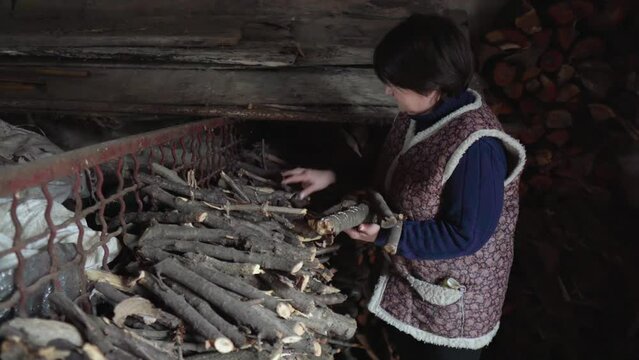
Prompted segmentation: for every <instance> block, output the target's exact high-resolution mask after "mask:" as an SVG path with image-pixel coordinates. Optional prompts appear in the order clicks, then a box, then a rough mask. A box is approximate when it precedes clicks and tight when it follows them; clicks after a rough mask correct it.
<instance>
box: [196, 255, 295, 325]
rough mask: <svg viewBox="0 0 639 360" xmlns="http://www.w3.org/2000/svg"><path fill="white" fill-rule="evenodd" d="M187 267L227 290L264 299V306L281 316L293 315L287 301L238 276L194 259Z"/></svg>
mask: <svg viewBox="0 0 639 360" xmlns="http://www.w3.org/2000/svg"><path fill="white" fill-rule="evenodd" d="M186 267H187V268H188V269H189V270H191V271H193V272H195V273H196V274H198V275H200V276H202V277H203V278H205V279H207V280H208V281H210V282H212V283H214V284H216V285H218V286H221V287H223V288H225V289H227V290H231V291H233V292H235V293H236V294H239V295H242V296H244V297H246V298H248V299H262V300H264V302H263V303H262V305H264V307H266V308H268V309H270V310H272V311H274V312H275V313H276V314H278V315H280V316H281V317H283V318H285V319H288V318H289V317H290V316H291V313H292V312H293V310H292V309H291V307H290V306H289V305H288V304H286V303H285V302H283V301H281V300H279V299H276V298H274V297H273V296H270V295H268V294H267V293H265V292H264V291H261V290H259V289H256V288H255V287H253V286H252V285H250V284H248V283H246V282H244V281H243V280H242V279H240V278H236V277H233V276H230V275H227V274H224V273H223V272H221V271H217V270H215V269H207V268H205V267H203V266H199V265H198V264H197V263H196V262H194V261H189V262H188V263H187V264H186Z"/></svg>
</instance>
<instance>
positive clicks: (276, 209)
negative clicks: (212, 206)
mask: <svg viewBox="0 0 639 360" xmlns="http://www.w3.org/2000/svg"><path fill="white" fill-rule="evenodd" d="M221 210H224V211H247V212H252V211H260V212H262V213H263V214H266V215H268V214H269V213H278V214H284V215H295V216H298V217H299V216H302V217H303V216H304V215H306V213H307V210H306V209H298V208H291V207H285V206H271V205H268V204H267V203H264V204H262V205H256V204H226V205H224V206H222V209H221Z"/></svg>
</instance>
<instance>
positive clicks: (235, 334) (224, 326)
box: [170, 282, 246, 347]
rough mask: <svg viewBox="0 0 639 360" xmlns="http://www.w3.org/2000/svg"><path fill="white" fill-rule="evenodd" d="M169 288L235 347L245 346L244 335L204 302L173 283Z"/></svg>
mask: <svg viewBox="0 0 639 360" xmlns="http://www.w3.org/2000/svg"><path fill="white" fill-rule="evenodd" d="M170 286H171V289H173V291H175V292H176V293H178V294H180V295H182V296H184V298H185V299H186V301H187V302H188V303H189V304H191V306H193V307H194V308H195V309H196V310H197V311H198V312H199V313H200V314H201V315H202V316H203V317H204V318H205V319H206V320H207V321H208V322H209V323H211V324H213V326H215V327H216V328H218V329H219V330H220V332H221V333H222V334H224V335H226V336H227V337H228V338H229V339H231V341H233V343H234V344H235V345H236V346H238V347H242V346H244V345H245V344H246V337H245V336H244V334H242V333H241V332H240V331H239V330H238V328H237V327H236V326H235V325H233V324H231V323H229V322H228V321H226V320H224V318H223V317H221V316H220V315H218V313H217V312H215V310H213V308H211V306H210V305H209V304H208V303H207V302H206V301H204V300H203V299H201V298H200V297H199V296H197V295H195V294H194V293H193V292H192V291H190V290H188V289H187V288H185V287H184V286H182V285H179V284H177V283H175V282H171V284H170Z"/></svg>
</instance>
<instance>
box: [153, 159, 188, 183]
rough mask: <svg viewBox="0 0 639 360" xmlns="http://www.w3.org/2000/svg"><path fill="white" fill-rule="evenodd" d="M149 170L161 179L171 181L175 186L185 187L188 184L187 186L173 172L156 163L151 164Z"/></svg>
mask: <svg viewBox="0 0 639 360" xmlns="http://www.w3.org/2000/svg"><path fill="white" fill-rule="evenodd" d="M151 169H152V170H153V172H154V173H155V174H157V175H160V176H161V177H163V178H165V179H167V180H169V181H172V182H174V183H176V184H180V185H185V186H188V185H189V184H187V182H186V181H184V180H183V179H182V178H181V177H180V175H178V174H177V173H176V172H175V171H173V170H171V169H169V168H166V167H164V166H162V165H160V164H158V163H152V164H151Z"/></svg>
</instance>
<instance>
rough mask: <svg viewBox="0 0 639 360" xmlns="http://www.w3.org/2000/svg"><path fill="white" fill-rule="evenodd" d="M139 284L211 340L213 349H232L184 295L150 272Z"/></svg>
mask: <svg viewBox="0 0 639 360" xmlns="http://www.w3.org/2000/svg"><path fill="white" fill-rule="evenodd" d="M139 282H140V284H141V285H142V286H144V287H145V288H146V289H147V290H149V291H151V292H152V293H153V294H155V296H157V297H158V298H159V299H160V300H162V302H163V303H164V304H165V305H166V306H167V307H169V308H170V309H171V310H172V311H173V312H175V313H176V314H178V316H180V318H182V319H183V320H184V321H185V322H186V323H187V324H189V325H190V326H191V328H192V329H193V330H195V331H196V332H198V333H199V334H200V335H202V336H204V338H205V339H207V340H209V341H211V342H212V343H213V345H214V346H215V349H216V350H217V351H219V352H222V353H224V352H229V351H232V350H233V345H232V344H231V341H230V340H229V339H228V338H226V337H225V336H224V335H223V334H222V333H221V332H220V330H219V329H218V328H216V327H215V326H213V324H211V323H210V322H208V321H207V320H206V319H205V318H204V317H203V316H202V315H201V314H200V313H199V312H198V311H197V310H195V309H194V308H193V307H192V306H191V305H189V303H188V302H187V301H186V300H185V299H184V297H182V296H180V295H178V294H176V293H175V292H174V291H173V290H171V289H170V288H169V287H168V286H166V285H164V284H162V283H160V281H159V280H158V279H157V278H155V277H154V276H152V275H150V274H146V276H145V277H143V278H142V279H140V281H139Z"/></svg>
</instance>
